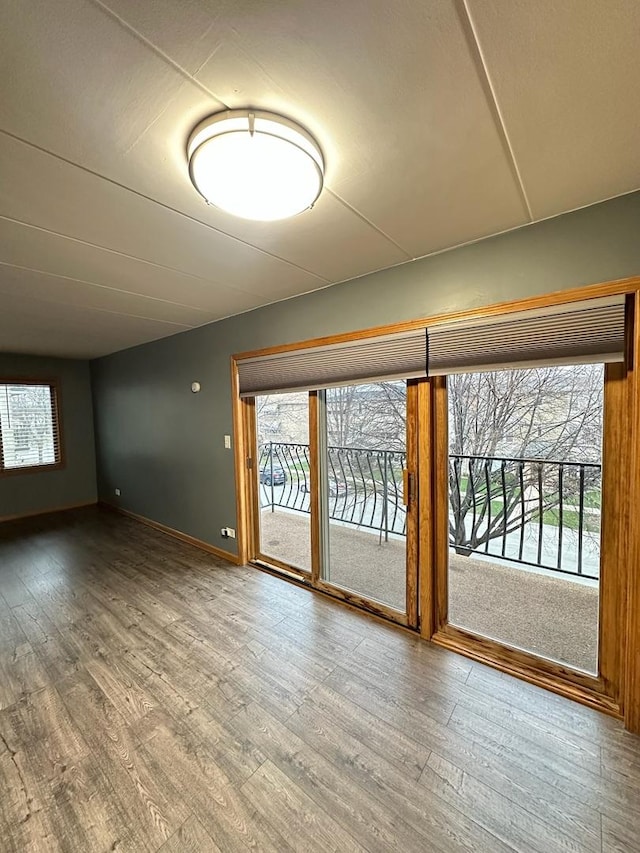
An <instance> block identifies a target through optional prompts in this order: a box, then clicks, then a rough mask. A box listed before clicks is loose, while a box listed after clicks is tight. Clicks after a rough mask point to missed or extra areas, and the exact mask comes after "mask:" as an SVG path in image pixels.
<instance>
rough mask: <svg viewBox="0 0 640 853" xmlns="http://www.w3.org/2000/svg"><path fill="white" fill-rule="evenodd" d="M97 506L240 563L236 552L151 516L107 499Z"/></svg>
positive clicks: (221, 557)
mask: <svg viewBox="0 0 640 853" xmlns="http://www.w3.org/2000/svg"><path fill="white" fill-rule="evenodd" d="M98 506H100V507H102V508H103V509H107V510H109V511H111V512H117V513H118V514H119V515H126V516H127V518H133V519H134V521H139V522H140V524H145V525H146V526H147V527H152V528H153V529H154V530H159V531H160V533H165V534H166V535H167V536H171V537H173V538H174V539H179V540H180V541H181V542H186V543H187V545H193V546H194V547H195V548H200V550H201V551H207V553H209V554H213V555H214V556H215V557H220V559H221V560H226V561H227V562H228V563H233V565H234V566H240V565H242V563H241V561H240V558H239V557H238V555H237V554H232V553H231V551H223V549H222V548H216V546H215V545H210V544H209V543H208V542H204V541H203V540H202V539H196V537H195V536H189V534H188V533H182V531H181V530H175V529H174V528H173V527H168V526H167V525H166V524H161V523H160V522H159V521H154V520H153V519H152V518H147V517H146V516H144V515H139V514H138V513H137V512H131V510H129V509H124V508H123V507H121V506H116V505H115V504H112V503H109V502H108V501H99V502H98Z"/></svg>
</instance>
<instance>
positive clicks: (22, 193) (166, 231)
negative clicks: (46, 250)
mask: <svg viewBox="0 0 640 853" xmlns="http://www.w3.org/2000/svg"><path fill="white" fill-rule="evenodd" d="M0 162H1V163H2V166H0V169H2V172H3V173H2V180H1V181H0V183H1V185H2V190H1V191H0V204H1V207H0V214H1V215H3V216H7V217H10V218H12V219H16V220H19V221H21V222H27V223H29V224H31V225H37V226H38V227H40V228H45V229H47V230H51V231H55V232H56V233H59V234H64V235H67V236H71V235H73V236H74V237H76V238H77V239H79V240H83V241H85V242H87V243H91V244H92V245H97V246H101V247H105V248H109V249H113V250H115V251H117V252H120V253H123V254H126V255H129V256H131V257H137V258H141V259H143V260H147V261H151V262H153V263H156V264H161V265H163V266H166V267H168V268H171V269H175V270H176V271H180V272H186V273H190V274H191V275H195V276H200V277H202V278H205V279H208V280H210V281H211V282H212V284H213V282H220V283H223V284H225V285H227V286H237V287H238V288H240V289H243V290H245V291H246V292H253V293H256V294H258V295H261V294H262V293H264V285H265V280H266V282H267V283H272V287H273V293H274V298H282V297H284V296H288V295H290V293H291V288H292V287H293V288H294V289H297V288H298V287H301V286H302V289H304V286H305V285H306V289H312V288H315V287H318V285H322V284H324V283H325V282H324V281H323V280H319V279H318V278H317V277H315V276H311V275H309V274H306V273H304V272H303V271H302V270H299V269H298V268H296V267H295V266H292V265H291V264H289V263H286V262H283V261H281V260H279V259H277V258H274V257H270V256H269V255H265V254H264V253H263V252H261V251H260V250H258V249H255V248H254V247H253V246H248V245H246V244H244V243H242V242H240V241H239V240H232V239H230V238H229V237H226V236H224V235H222V234H220V233H219V232H217V231H215V230H214V229H212V228H210V227H207V226H206V225H203V224H201V223H200V222H197V221H193V220H191V219H189V218H187V217H185V216H183V215H181V214H180V213H177V212H175V211H173V210H170V209H167V208H165V207H163V206H162V205H159V204H157V203H156V202H155V201H152V200H150V199H147V198H144V197H142V196H140V195H138V194H137V193H135V192H131V191H130V190H128V189H126V188H124V187H122V186H119V185H117V184H114V183H112V182H110V181H105V180H103V179H102V178H99V177H97V176H96V175H94V174H92V173H91V172H87V171H85V170H83V169H78V168H77V167H75V166H72V165H70V164H68V163H66V162H65V161H63V160H59V159H58V158H56V157H52V156H51V155H49V154H45V153H43V152H41V151H38V150H37V149H35V148H32V147H30V146H27V145H24V144H23V143H20V142H17V141H16V140H13V139H11V138H10V137H7V136H1V135H0Z"/></svg>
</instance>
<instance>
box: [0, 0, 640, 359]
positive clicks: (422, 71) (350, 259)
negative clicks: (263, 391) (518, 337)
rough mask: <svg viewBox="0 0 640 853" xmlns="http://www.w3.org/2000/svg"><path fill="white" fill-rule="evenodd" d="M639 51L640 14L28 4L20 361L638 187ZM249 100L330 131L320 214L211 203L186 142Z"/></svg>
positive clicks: (7, 257)
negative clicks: (211, 118)
mask: <svg viewBox="0 0 640 853" xmlns="http://www.w3.org/2000/svg"><path fill="white" fill-rule="evenodd" d="M639 34H640V5H639V4H638V2H636V0H611V2H607V3H603V2H599V0H566V2H564V3H558V2H557V0H540V2H536V3H532V2H528V0H510V2H508V3H506V2H504V3H501V2H498V0H438V2H433V3H425V2H424V0H397V2H394V3H392V4H389V3H388V2H386V0H351V1H350V2H348V3H344V2H341V0H324V2H322V3H318V2H316V0H279V2H278V3H268V2H264V3H256V2H254V1H253V0H56V2H55V3H42V2H39V0H5V2H4V3H3V4H1V5H0V74H1V75H2V81H3V85H2V87H0V307H1V310H0V349H2V350H5V351H6V350H8V349H11V348H15V349H18V350H19V351H23V352H24V351H29V350H31V351H34V352H36V351H37V352H50V353H51V354H65V355H72V354H75V355H78V354H82V355H87V356H89V355H100V354H104V353H106V352H112V351H115V350H117V349H120V348H123V347H126V346H131V345H133V344H135V343H141V342H143V341H145V340H151V339H153V338H155V337H161V336H163V335H168V334H173V333H174V332H175V331H177V330H180V329H183V328H187V327H191V326H194V325H199V324H200V323H202V322H207V321H211V320H215V319H219V318H221V317H224V316H228V315H230V314H236V313H239V312H242V311H247V310H250V309H252V308H256V307H258V306H260V305H264V304H267V303H270V302H273V301H276V300H278V299H283V298H287V297H290V296H294V295H297V294H301V293H305V292H309V291H311V290H314V289H316V288H319V287H324V286H325V285H327V284H330V283H334V282H338V281H344V280H345V279H348V278H352V277H355V276H359V275H363V274H365V273H367V272H370V271H372V270H376V269H380V268H383V267H387V266H390V265H393V264H397V263H402V262H403V261H406V260H408V259H410V258H413V257H417V256H421V255H425V254H429V253H430V252H433V251H436V250H439V249H443V248H447V247H452V246H455V245H460V244H462V243H465V242H467V241H469V240H474V239H478V238H480V237H483V236H487V235H489V234H493V233H496V232H499V231H502V230H505V229H508V228H512V227H517V226H520V225H524V224H526V223H527V222H529V221H532V220H535V219H539V218H543V217H547V216H551V215H554V214H558V213H562V212H565V211H567V210H570V209H573V208H575V207H578V206H582V205H585V204H589V203H592V202H596V201H600V200H602V199H603V198H606V197H611V196H614V195H616V194H619V193H623V192H628V191H630V190H632V189H635V188H637V187H639V186H640V94H639V92H640V59H639V58H638V57H639V54H638V50H637V39H638V35H639ZM226 107H229V108H234V107H255V108H256V109H266V110H273V111H275V112H280V113H282V114H283V115H286V116H288V117H290V118H292V119H294V120H296V121H298V122H300V123H301V124H303V125H304V126H306V127H307V128H308V129H309V130H310V131H311V132H312V133H313V134H314V135H315V136H316V137H317V139H318V141H319V143H320V145H321V147H322V149H323V151H324V154H325V158H326V163H327V172H326V187H325V191H324V193H323V194H322V195H321V197H320V199H319V200H318V202H317V204H316V205H315V207H314V208H313V210H311V211H307V212H305V213H304V214H302V215H300V216H298V217H294V218H292V219H290V220H285V221H282V222H274V223H254V222H247V221H244V220H240V219H237V218H235V217H232V216H229V215H227V214H225V213H223V212H222V211H220V210H217V209H216V208H212V207H209V206H207V205H205V204H204V203H203V201H202V199H201V198H200V197H199V196H198V194H197V193H196V191H195V190H194V188H193V186H192V185H191V183H190V181H189V178H188V174H187V168H186V156H185V146H186V141H187V138H188V136H189V133H190V131H191V130H192V128H193V127H194V126H195V124H197V123H198V122H199V121H200V120H201V119H202V118H203V117H204V116H206V115H208V114H211V113H213V112H216V111H218V110H221V109H224V108H226ZM65 312H66V313H65ZM67 315H68V316H67ZM49 318H51V319H52V321H54V322H53V324H49V323H48V319H49ZM65 318H66V319H65ZM29 341H31V345H30V344H29Z"/></svg>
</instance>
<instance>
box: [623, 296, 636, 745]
mask: <svg viewBox="0 0 640 853" xmlns="http://www.w3.org/2000/svg"><path fill="white" fill-rule="evenodd" d="M633 310H634V318H633V319H634V323H633V327H632V328H633V332H632V334H631V335H630V336H629V337H630V340H629V347H630V358H629V367H630V370H629V387H630V395H629V396H630V403H629V405H630V413H629V414H630V436H631V437H630V442H631V454H630V465H629V472H628V476H629V479H628V482H629V484H630V489H629V506H630V512H629V517H628V521H627V530H626V533H627V553H626V560H627V612H626V619H625V621H624V625H625V628H626V632H625V633H626V640H627V648H626V660H625V678H624V686H625V692H624V722H625V726H626V727H627V728H628V729H630V731H632V732H636V733H637V734H640V517H639V510H638V507H639V506H640V290H638V291H637V292H636V294H635V298H634V305H633Z"/></svg>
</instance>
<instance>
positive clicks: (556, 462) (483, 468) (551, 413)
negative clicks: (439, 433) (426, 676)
mask: <svg viewBox="0 0 640 853" xmlns="http://www.w3.org/2000/svg"><path fill="white" fill-rule="evenodd" d="M447 387H448V401H449V542H450V556H449V584H448V586H449V621H450V622H451V623H452V624H454V625H457V626H458V627H460V628H464V629H466V630H469V631H472V632H474V633H476V634H481V635H484V636H487V637H490V638H493V639H496V640H499V641H500V642H503V643H506V644H507V645H510V646H514V647H518V648H522V649H525V650H527V651H530V652H534V653H535V654H537V655H540V656H542V657H545V658H549V659H551V660H555V661H559V662H562V663H565V664H569V665H570V666H573V667H576V668H578V669H582V670H586V671H588V672H592V673H595V672H597V668H598V657H597V654H598V650H597V645H598V596H599V572H600V510H601V447H602V421H603V418H602V411H603V389H604V369H603V365H600V364H598V365H576V366H562V367H546V368H537V369H531V370H504V371H499V372H494V373H467V374H461V375H456V376H451V377H449V379H448V383H447Z"/></svg>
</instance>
